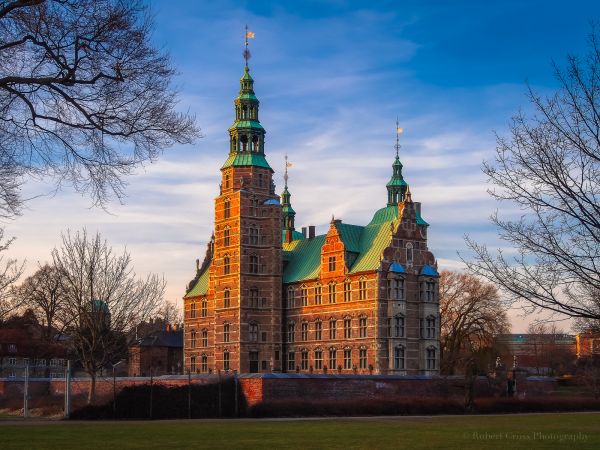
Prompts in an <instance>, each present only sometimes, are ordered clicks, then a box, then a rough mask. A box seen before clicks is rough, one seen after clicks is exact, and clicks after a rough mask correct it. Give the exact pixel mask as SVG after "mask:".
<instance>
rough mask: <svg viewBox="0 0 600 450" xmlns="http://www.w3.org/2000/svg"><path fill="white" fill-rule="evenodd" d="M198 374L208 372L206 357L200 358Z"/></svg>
mask: <svg viewBox="0 0 600 450" xmlns="http://www.w3.org/2000/svg"><path fill="white" fill-rule="evenodd" d="M200 372H202V373H206V372H208V356H206V355H202V357H201V358H200Z"/></svg>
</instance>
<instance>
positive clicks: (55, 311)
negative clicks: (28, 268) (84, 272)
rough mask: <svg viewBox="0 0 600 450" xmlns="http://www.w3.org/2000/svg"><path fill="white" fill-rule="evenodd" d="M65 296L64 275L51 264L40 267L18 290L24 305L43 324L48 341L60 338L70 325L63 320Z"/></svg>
mask: <svg viewBox="0 0 600 450" xmlns="http://www.w3.org/2000/svg"><path fill="white" fill-rule="evenodd" d="M65 294H66V290H65V286H64V280H63V276H62V273H61V272H60V271H59V270H58V269H57V268H56V267H54V266H51V265H49V264H45V265H43V266H40V268H39V269H38V270H37V271H36V272H35V273H34V274H33V275H31V276H30V277H28V278H26V279H25V280H24V281H23V283H22V284H21V286H20V287H19V289H18V295H19V297H20V299H21V301H22V302H23V304H24V305H26V306H27V307H28V308H31V309H32V310H33V312H34V313H35V314H36V316H37V318H38V321H39V323H40V324H42V326H43V328H44V337H45V338H46V339H47V340H51V339H54V338H55V337H58V336H59V335H60V333H61V332H62V331H63V329H64V327H65V326H67V325H68V323H65V322H64V320H63V319H64V314H63V305H64V302H65Z"/></svg>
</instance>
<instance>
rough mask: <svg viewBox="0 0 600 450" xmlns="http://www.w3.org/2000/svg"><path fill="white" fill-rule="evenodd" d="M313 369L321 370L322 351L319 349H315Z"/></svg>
mask: <svg viewBox="0 0 600 450" xmlns="http://www.w3.org/2000/svg"><path fill="white" fill-rule="evenodd" d="M315 369H316V370H322V369H323V350H321V349H320V348H317V349H315Z"/></svg>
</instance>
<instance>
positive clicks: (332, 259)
mask: <svg viewBox="0 0 600 450" xmlns="http://www.w3.org/2000/svg"><path fill="white" fill-rule="evenodd" d="M329 271H330V272H335V256H330V257H329Z"/></svg>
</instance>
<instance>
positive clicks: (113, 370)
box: [112, 360, 123, 420]
mask: <svg viewBox="0 0 600 450" xmlns="http://www.w3.org/2000/svg"><path fill="white" fill-rule="evenodd" d="M122 362H123V360H121V361H119V362H117V363H116V364H113V365H112V373H113V420H115V419H116V418H117V386H116V385H117V378H116V376H115V367H117V366H118V365H119V364H121V363H122Z"/></svg>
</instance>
